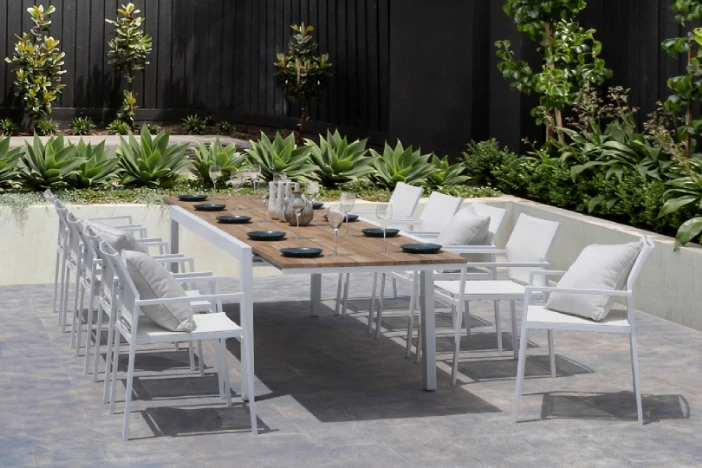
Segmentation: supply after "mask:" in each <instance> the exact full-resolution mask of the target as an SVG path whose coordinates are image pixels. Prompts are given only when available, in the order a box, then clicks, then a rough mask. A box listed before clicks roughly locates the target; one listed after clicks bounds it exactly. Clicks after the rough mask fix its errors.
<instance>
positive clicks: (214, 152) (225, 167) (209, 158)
mask: <svg viewBox="0 0 702 468" xmlns="http://www.w3.org/2000/svg"><path fill="white" fill-rule="evenodd" d="M197 145H198V146H197V148H193V149H192V152H193V156H194V157H195V160H194V161H193V162H192V167H191V168H190V172H192V173H193V174H195V176H196V177H197V178H198V179H200V180H201V181H202V182H203V183H204V184H206V185H207V186H211V185H212V179H211V178H210V171H209V170H210V166H212V165H215V164H217V165H218V166H220V167H221V168H222V174H224V175H223V178H224V179H225V180H226V179H228V178H229V176H230V175H231V174H232V172H236V171H237V170H239V168H241V166H243V165H244V164H246V155H245V154H243V153H240V152H238V151H237V150H236V145H235V144H234V143H232V144H230V145H227V146H224V147H223V146H222V143H220V141H219V138H217V139H216V140H215V141H214V143H210V144H209V145H208V146H205V145H204V144H203V143H202V142H198V143H197Z"/></svg>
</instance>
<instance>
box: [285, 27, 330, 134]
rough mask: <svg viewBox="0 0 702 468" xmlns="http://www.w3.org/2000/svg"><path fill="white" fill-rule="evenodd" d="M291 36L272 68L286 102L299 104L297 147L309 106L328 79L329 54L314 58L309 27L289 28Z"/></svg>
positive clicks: (311, 29)
mask: <svg viewBox="0 0 702 468" xmlns="http://www.w3.org/2000/svg"><path fill="white" fill-rule="evenodd" d="M290 27H291V28H292V30H293V31H295V34H293V37H292V39H291V40H290V43H289V45H288V54H287V55H286V54H278V55H277V60H276V62H275V63H274V64H273V65H274V66H275V76H276V78H277V80H278V84H279V85H280V87H281V88H283V92H284V93H285V97H286V99H289V100H297V101H299V103H300V107H301V113H302V116H301V117H300V125H299V128H300V133H299V135H298V136H297V144H298V146H302V145H303V144H304V134H305V127H306V126H307V120H308V119H309V111H310V103H311V101H312V99H317V98H319V96H320V95H321V93H322V90H324V88H325V87H326V85H327V81H328V80H329V77H330V76H331V70H330V68H331V63H330V62H329V54H322V55H321V56H318V55H315V51H316V50H317V43H316V42H314V40H312V34H311V33H312V31H314V28H313V27H312V26H305V23H302V24H300V25H296V24H294V25H292V26H290Z"/></svg>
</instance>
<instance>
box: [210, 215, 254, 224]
mask: <svg viewBox="0 0 702 468" xmlns="http://www.w3.org/2000/svg"><path fill="white" fill-rule="evenodd" d="M249 221H251V218H250V217H249V216H217V222H218V223H222V224H246V223H248V222H249Z"/></svg>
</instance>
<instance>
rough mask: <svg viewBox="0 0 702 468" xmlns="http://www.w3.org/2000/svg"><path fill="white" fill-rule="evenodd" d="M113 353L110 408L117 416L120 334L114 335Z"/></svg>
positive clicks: (115, 333)
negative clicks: (116, 400) (116, 396)
mask: <svg viewBox="0 0 702 468" xmlns="http://www.w3.org/2000/svg"><path fill="white" fill-rule="evenodd" d="M113 335H114V339H113V340H112V341H113V343H112V353H110V361H111V362H110V379H109V381H110V395H109V398H110V407H109V413H110V414H115V395H116V393H117V368H118V367H119V332H118V331H117V330H115V331H114V333H113Z"/></svg>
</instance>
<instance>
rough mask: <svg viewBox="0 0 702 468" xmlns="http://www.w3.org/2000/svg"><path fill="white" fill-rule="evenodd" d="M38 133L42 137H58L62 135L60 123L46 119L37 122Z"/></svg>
mask: <svg viewBox="0 0 702 468" xmlns="http://www.w3.org/2000/svg"><path fill="white" fill-rule="evenodd" d="M36 132H37V133H38V134H39V135H41V136H51V135H58V134H59V133H61V131H60V130H59V124H58V122H56V121H55V120H53V119H46V118H45V119H41V120H39V121H38V122H37V127H36Z"/></svg>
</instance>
